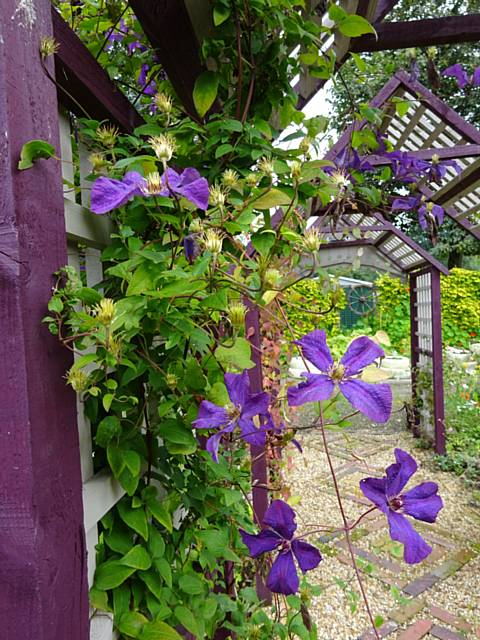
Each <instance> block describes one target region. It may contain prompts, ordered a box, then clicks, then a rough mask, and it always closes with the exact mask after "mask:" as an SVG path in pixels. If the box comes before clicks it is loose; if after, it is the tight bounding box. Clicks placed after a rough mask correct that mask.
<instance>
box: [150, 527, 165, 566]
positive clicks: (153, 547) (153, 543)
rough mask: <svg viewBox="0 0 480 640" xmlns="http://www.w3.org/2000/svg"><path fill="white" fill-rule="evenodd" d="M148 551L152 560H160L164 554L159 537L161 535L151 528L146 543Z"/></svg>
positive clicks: (161, 539)
mask: <svg viewBox="0 0 480 640" xmlns="http://www.w3.org/2000/svg"><path fill="white" fill-rule="evenodd" d="M148 549H149V551H150V554H151V555H152V558H154V559H155V558H161V557H163V554H164V553H165V542H164V540H163V538H162V536H161V534H160V533H159V532H158V531H157V530H156V529H155V527H152V528H151V529H150V539H149V541H148Z"/></svg>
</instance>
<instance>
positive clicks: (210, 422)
mask: <svg viewBox="0 0 480 640" xmlns="http://www.w3.org/2000/svg"><path fill="white" fill-rule="evenodd" d="M229 420H230V416H229V415H228V412H227V411H225V409H224V408H223V407H219V406H218V405H216V404H213V402H209V401H208V400H202V402H201V403H200V407H199V409H198V415H197V419H196V420H194V421H193V422H192V426H193V427H194V429H216V428H217V429H218V428H219V427H223V426H225V425H226V424H228V422H229Z"/></svg>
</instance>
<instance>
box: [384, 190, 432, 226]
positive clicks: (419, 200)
mask: <svg viewBox="0 0 480 640" xmlns="http://www.w3.org/2000/svg"><path fill="white" fill-rule="evenodd" d="M392 211H418V222H419V224H420V226H421V227H422V229H428V228H429V227H430V226H437V227H438V226H440V225H441V224H442V223H443V220H444V217H445V211H444V210H443V207H441V206H440V205H439V204H433V203H431V202H430V203H426V202H425V201H424V198H423V196H422V195H421V194H417V195H415V196H405V197H402V198H395V200H394V201H393V202H392Z"/></svg>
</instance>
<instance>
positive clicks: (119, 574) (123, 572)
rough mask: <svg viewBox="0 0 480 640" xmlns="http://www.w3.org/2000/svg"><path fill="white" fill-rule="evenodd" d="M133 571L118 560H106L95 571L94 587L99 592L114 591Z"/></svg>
mask: <svg viewBox="0 0 480 640" xmlns="http://www.w3.org/2000/svg"><path fill="white" fill-rule="evenodd" d="M134 571H135V569H134V568H133V567H127V566H125V565H123V564H121V563H120V562H119V561H118V560H108V561H107V562H104V563H103V564H100V565H99V566H98V567H97V569H96V571H95V580H94V586H95V587H96V588H97V589H100V590H101V591H106V590H107V589H115V587H118V586H119V585H121V584H122V583H123V582H124V581H125V580H126V579H127V578H128V577H129V576H131V575H132V573H133V572H134Z"/></svg>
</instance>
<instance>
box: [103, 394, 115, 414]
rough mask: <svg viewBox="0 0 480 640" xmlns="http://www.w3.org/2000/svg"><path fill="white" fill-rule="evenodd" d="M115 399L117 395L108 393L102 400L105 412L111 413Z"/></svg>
mask: <svg viewBox="0 0 480 640" xmlns="http://www.w3.org/2000/svg"><path fill="white" fill-rule="evenodd" d="M114 398H115V394H113V393H106V394H105V395H104V396H103V398H102V405H103V408H104V409H105V411H110V407H111V406H112V402H113V400H114Z"/></svg>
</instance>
